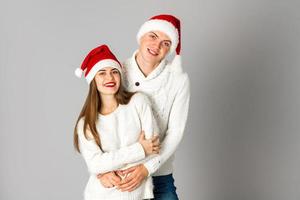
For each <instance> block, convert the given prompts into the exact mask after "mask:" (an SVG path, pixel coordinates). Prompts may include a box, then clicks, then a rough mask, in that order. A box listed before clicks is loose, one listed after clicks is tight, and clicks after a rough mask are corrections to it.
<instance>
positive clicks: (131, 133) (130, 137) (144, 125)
mask: <svg viewBox="0 0 300 200" xmlns="http://www.w3.org/2000/svg"><path fill="white" fill-rule="evenodd" d="M83 124H84V119H81V120H80V121H79V123H78V126H77V131H78V136H79V147H80V152H81V155H82V156H83V158H84V160H85V161H86V164H87V167H88V170H89V172H90V178H89V180H88V183H87V185H86V188H85V193H84V196H85V200H96V199H97V200H99V199H101V200H106V199H107V200H141V199H144V198H153V192H152V189H153V186H152V179H151V177H149V178H148V179H147V180H146V181H144V182H143V183H142V184H141V186H140V187H138V188H137V189H136V190H134V191H133V192H121V191H119V190H117V189H116V188H115V187H113V188H105V187H104V186H103V185H102V184H101V182H100V180H98V179H97V174H100V173H106V172H109V171H113V170H118V169H124V168H127V167H130V166H133V165H137V164H139V163H142V162H146V161H147V159H151V157H149V156H148V157H146V158H145V153H144V150H143V147H142V146H141V144H140V143H138V142H137V141H138V138H139V135H140V132H141V130H144V131H145V136H146V138H147V139H149V138H151V137H152V135H153V132H158V130H157V125H156V123H155V120H154V118H153V115H152V111H151V107H150V105H149V102H148V100H147V99H146V97H145V96H144V95H142V94H139V93H136V94H134V95H133V97H132V98H131V100H130V102H129V103H128V104H127V105H119V106H118V108H117V109H116V110H115V111H114V112H113V113H110V114H108V115H100V114H99V116H98V121H97V124H96V128H97V131H98V133H99V135H100V141H101V149H102V150H103V151H102V150H101V149H100V148H99V146H98V145H97V144H96V142H95V140H94V139H93V138H91V137H88V138H86V137H85V136H84V132H83ZM152 157H155V156H152Z"/></svg>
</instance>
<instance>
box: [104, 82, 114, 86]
mask: <svg viewBox="0 0 300 200" xmlns="http://www.w3.org/2000/svg"><path fill="white" fill-rule="evenodd" d="M104 86H105V87H115V86H116V83H115V82H108V83H105V84H104Z"/></svg>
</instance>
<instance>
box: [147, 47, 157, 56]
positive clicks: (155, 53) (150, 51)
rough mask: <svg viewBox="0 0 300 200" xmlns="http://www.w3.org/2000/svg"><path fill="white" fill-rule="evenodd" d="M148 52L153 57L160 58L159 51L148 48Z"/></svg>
mask: <svg viewBox="0 0 300 200" xmlns="http://www.w3.org/2000/svg"><path fill="white" fill-rule="evenodd" d="M147 51H148V52H149V53H150V54H151V55H153V56H158V52H157V51H153V50H152V49H149V48H147Z"/></svg>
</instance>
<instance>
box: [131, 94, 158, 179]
mask: <svg viewBox="0 0 300 200" xmlns="http://www.w3.org/2000/svg"><path fill="white" fill-rule="evenodd" d="M135 101H136V108H137V111H138V113H139V117H140V121H141V126H142V130H143V131H144V132H145V137H146V139H150V138H151V137H152V136H153V135H154V134H155V135H159V129H158V125H157V123H156V120H155V118H154V115H153V113H152V108H151V103H150V101H149V99H148V98H147V97H146V96H145V95H142V94H140V93H137V94H135ZM149 160H152V162H151V164H150V163H148V161H149ZM159 162H160V161H159V156H158V155H156V154H154V155H150V156H147V158H145V159H144V160H143V161H142V163H143V164H144V166H145V167H146V169H147V170H148V176H150V175H151V174H153V173H154V172H155V171H156V170H157V169H158V167H159Z"/></svg>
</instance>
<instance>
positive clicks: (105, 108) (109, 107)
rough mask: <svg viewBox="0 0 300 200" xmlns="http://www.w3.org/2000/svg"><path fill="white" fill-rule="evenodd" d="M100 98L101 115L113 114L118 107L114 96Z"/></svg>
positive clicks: (101, 96)
mask: <svg viewBox="0 0 300 200" xmlns="http://www.w3.org/2000/svg"><path fill="white" fill-rule="evenodd" d="M100 98H101V109H100V113H101V114H102V115H108V114H110V113H112V112H114V111H115V110H116V109H117V107H118V102H117V100H116V97H115V96H114V95H102V94H101V95H100Z"/></svg>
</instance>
